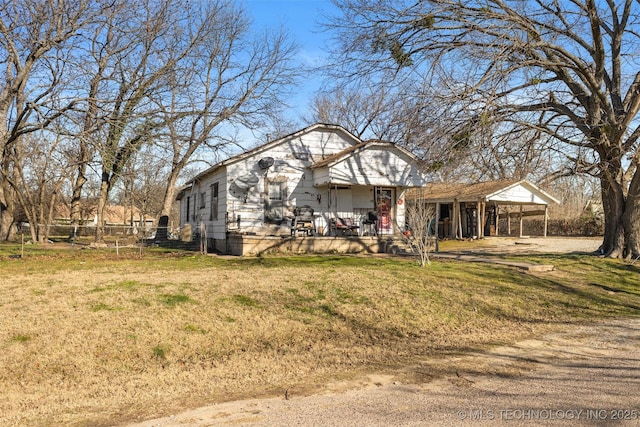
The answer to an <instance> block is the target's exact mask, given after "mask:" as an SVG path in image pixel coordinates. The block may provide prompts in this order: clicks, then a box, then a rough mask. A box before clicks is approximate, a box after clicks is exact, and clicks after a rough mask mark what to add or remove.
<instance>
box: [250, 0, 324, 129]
mask: <svg viewBox="0 0 640 427" xmlns="http://www.w3.org/2000/svg"><path fill="white" fill-rule="evenodd" d="M241 1H242V0H241ZM242 3H243V4H244V5H245V6H246V9H247V12H248V13H249V14H250V16H251V18H252V19H253V22H254V26H255V29H256V30H260V29H263V28H276V29H277V28H280V26H282V27H284V28H286V29H287V31H288V32H289V33H290V35H291V37H292V38H293V39H294V41H295V42H296V43H297V44H298V45H299V46H300V47H301V50H300V54H299V55H300V58H299V60H300V61H301V62H302V63H304V64H305V65H307V66H312V65H320V64H322V63H323V61H324V57H325V56H326V53H325V52H324V50H323V46H324V45H325V44H326V41H327V38H328V35H327V34H326V33H323V32H322V31H320V28H319V25H318V22H319V21H320V20H321V19H322V14H323V13H326V14H328V13H330V12H333V11H335V7H334V6H333V4H332V3H331V1H329V0H244V1H242ZM310 77H311V76H310ZM319 86H320V80H318V79H316V78H313V77H311V78H310V79H308V80H305V82H304V85H303V87H301V89H300V91H299V95H298V96H296V97H294V98H293V99H290V101H289V103H290V104H292V111H291V115H292V116H294V118H298V117H299V116H300V115H301V114H302V113H303V112H305V111H306V110H307V108H308V104H309V101H310V100H311V97H312V96H313V94H314V92H315V91H316V90H317V89H318V88H319ZM305 125H306V124H305Z"/></svg>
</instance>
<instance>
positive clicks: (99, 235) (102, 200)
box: [96, 173, 109, 242]
mask: <svg viewBox="0 0 640 427" xmlns="http://www.w3.org/2000/svg"><path fill="white" fill-rule="evenodd" d="M108 175H109V174H108V173H107V174H106V179H105V173H103V174H102V182H101V183H100V196H99V197H98V207H97V210H96V216H97V218H98V223H97V224H96V242H102V241H103V240H104V211H105V208H106V206H107V201H108V199H109V177H108Z"/></svg>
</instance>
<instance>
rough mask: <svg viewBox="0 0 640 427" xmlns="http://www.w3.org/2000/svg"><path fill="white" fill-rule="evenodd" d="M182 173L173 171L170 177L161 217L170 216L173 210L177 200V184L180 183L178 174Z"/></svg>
mask: <svg viewBox="0 0 640 427" xmlns="http://www.w3.org/2000/svg"><path fill="white" fill-rule="evenodd" d="M181 171H182V169H180V170H179V171H175V170H172V171H171V174H170V175H169V179H167V187H166V188H165V191H164V200H163V201H162V211H160V216H164V215H167V216H170V215H171V208H172V207H173V203H174V202H175V199H176V182H177V181H178V174H179V173H180V172H181Z"/></svg>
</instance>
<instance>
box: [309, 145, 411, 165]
mask: <svg viewBox="0 0 640 427" xmlns="http://www.w3.org/2000/svg"><path fill="white" fill-rule="evenodd" d="M375 146H378V147H387V148H393V149H395V150H398V151H400V152H402V153H403V154H405V155H407V156H408V157H410V158H412V159H415V156H414V155H413V154H412V153H411V152H409V151H407V150H405V149H404V148H402V147H399V146H397V145H396V144H394V143H392V142H388V141H380V140H368V141H363V142H361V143H359V144H356V145H354V146H353V147H349V148H345V149H344V150H342V151H340V152H338V153H335V154H333V155H331V156H327V157H326V158H325V159H324V160H321V161H319V162H316V163H314V164H313V165H311V166H310V169H319V168H323V167H327V166H329V167H330V166H333V165H335V164H336V163H339V162H340V161H342V160H344V159H346V158H347V157H349V156H351V155H353V154H355V153H358V152H360V151H362V150H365V149H367V148H371V147H375Z"/></svg>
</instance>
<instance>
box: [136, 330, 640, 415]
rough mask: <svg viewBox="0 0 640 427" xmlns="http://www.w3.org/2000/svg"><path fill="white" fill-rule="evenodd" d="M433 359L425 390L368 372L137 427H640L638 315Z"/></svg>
mask: <svg viewBox="0 0 640 427" xmlns="http://www.w3.org/2000/svg"><path fill="white" fill-rule="evenodd" d="M433 363H435V364H438V363H447V364H449V367H451V366H455V368H454V369H450V370H449V371H450V372H452V373H451V374H448V375H445V376H444V377H440V378H438V379H436V380H434V381H431V382H427V383H424V384H401V383H399V382H397V381H394V379H393V378H392V377H390V376H383V375H380V376H375V375H374V376H370V377H367V378H363V379H362V380H361V381H359V382H356V383H352V384H333V385H328V387H327V390H328V392H326V393H324V394H319V395H311V396H298V395H296V392H295V390H292V391H291V394H290V396H289V399H288V400H286V399H285V398H284V396H281V397H277V398H270V399H253V400H244V401H236V402H227V403H221V404H215V405H212V406H207V407H203V408H199V409H196V410H193V411H189V412H185V413H183V414H179V415H175V416H171V417H167V418H162V419H157V420H150V421H146V422H143V423H140V424H135V426H137V427H150V426H163V427H169V426H171V427H177V426H254V427H257V426H294V425H296V426H320V425H322V426H425V425H428V426H451V425H457V426H492V425H496V424H505V425H512V426H537V425H545V426H569V425H571V426H573V425H583V426H602V425H615V426H640V393H639V391H640V319H624V320H615V321H608V322H606V323H601V324H598V325H590V326H570V327H567V328H566V329H565V330H564V331H563V332H559V333H554V334H551V335H547V336H545V337H544V338H542V339H536V340H526V341H522V342H519V343H516V344H514V345H512V346H505V347H499V348H495V349H492V350H491V351H488V352H483V353H475V354H470V355H465V356H460V357H451V358H446V359H442V360H438V361H434V362H433ZM458 367H459V368H458ZM332 387H333V388H337V389H340V388H345V387H346V388H348V390H347V391H341V392H335V391H331V389H332ZM349 388H350V389H349Z"/></svg>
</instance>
